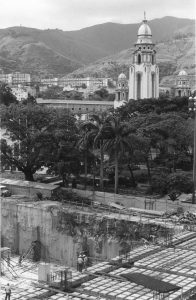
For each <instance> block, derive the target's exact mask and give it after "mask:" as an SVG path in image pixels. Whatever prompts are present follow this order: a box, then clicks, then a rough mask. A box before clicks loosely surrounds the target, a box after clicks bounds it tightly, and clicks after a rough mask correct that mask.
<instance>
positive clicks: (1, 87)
mask: <svg viewBox="0 0 196 300" xmlns="http://www.w3.org/2000/svg"><path fill="white" fill-rule="evenodd" d="M12 103H18V101H17V100H16V97H15V96H14V95H13V94H12V91H11V89H10V87H9V86H8V85H7V84H6V83H4V82H0V104H4V105H6V106H9V105H10V104H12Z"/></svg>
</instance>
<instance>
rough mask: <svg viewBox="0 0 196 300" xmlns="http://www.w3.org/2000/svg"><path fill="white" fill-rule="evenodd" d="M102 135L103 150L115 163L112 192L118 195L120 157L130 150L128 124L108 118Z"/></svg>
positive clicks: (112, 117) (118, 118)
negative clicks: (112, 157)
mask: <svg viewBox="0 0 196 300" xmlns="http://www.w3.org/2000/svg"><path fill="white" fill-rule="evenodd" d="M102 134H103V135H104V145H103V149H104V150H105V151H107V152H108V153H109V154H110V157H111V156H114V163H115V187H114V192H115V194H118V169H119V158H120V155H122V154H123V153H125V151H126V150H127V149H130V148H131V136H130V134H131V128H130V126H129V123H127V122H122V121H121V118H120V117H119V116H114V115H112V116H109V117H108V119H107V120H106V122H105V124H104V125H103V128H102Z"/></svg>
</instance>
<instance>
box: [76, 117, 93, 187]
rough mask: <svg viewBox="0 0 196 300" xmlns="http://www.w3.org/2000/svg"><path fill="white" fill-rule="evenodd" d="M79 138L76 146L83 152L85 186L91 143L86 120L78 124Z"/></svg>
mask: <svg viewBox="0 0 196 300" xmlns="http://www.w3.org/2000/svg"><path fill="white" fill-rule="evenodd" d="M79 132H80V138H79V140H78V147H79V150H80V151H81V152H83V154H84V177H85V188H86V185H87V171H88V154H89V149H90V148H91V145H92V139H91V137H90V136H91V132H90V129H89V126H88V125H87V123H86V122H82V123H80V124H79Z"/></svg>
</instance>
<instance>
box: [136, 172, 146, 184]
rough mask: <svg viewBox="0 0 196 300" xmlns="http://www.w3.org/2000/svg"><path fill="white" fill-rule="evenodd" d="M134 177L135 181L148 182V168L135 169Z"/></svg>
mask: <svg viewBox="0 0 196 300" xmlns="http://www.w3.org/2000/svg"><path fill="white" fill-rule="evenodd" d="M133 173H134V178H135V181H137V182H140V183H146V182H147V181H148V172H147V170H146V171H145V170H137V171H134V172H133Z"/></svg>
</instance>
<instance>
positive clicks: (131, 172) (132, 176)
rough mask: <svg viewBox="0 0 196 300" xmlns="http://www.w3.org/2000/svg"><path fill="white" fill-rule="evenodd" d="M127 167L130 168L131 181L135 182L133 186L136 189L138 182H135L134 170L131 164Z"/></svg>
mask: <svg viewBox="0 0 196 300" xmlns="http://www.w3.org/2000/svg"><path fill="white" fill-rule="evenodd" d="M127 166H128V169H129V171H130V174H131V180H132V182H133V185H134V187H136V182H135V178H134V175H133V170H132V168H131V166H130V164H128V165H127Z"/></svg>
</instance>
